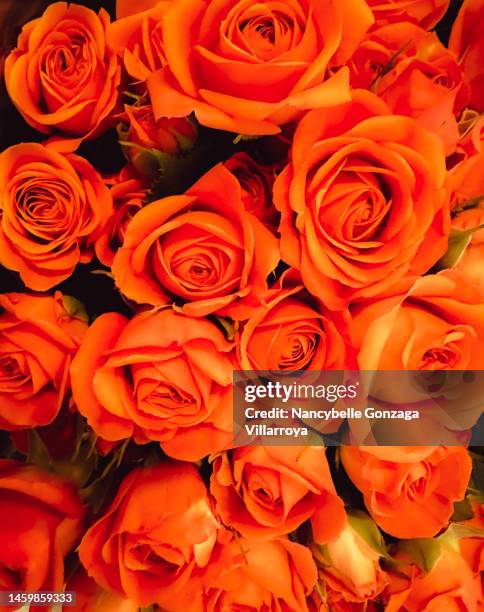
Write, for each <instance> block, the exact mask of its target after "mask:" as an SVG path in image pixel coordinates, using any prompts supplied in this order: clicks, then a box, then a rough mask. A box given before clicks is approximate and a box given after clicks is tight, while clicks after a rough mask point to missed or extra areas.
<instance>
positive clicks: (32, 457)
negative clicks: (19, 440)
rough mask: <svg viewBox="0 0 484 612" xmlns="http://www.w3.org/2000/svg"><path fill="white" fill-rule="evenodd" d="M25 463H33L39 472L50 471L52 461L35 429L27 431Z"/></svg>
mask: <svg viewBox="0 0 484 612" xmlns="http://www.w3.org/2000/svg"><path fill="white" fill-rule="evenodd" d="M27 463H33V464H34V465H36V466H37V467H39V468H40V469H41V470H45V471H47V472H48V471H50V470H51V467H52V460H51V458H50V455H49V451H48V450H47V447H46V445H45V444H44V441H43V440H42V438H41V437H40V435H39V434H38V432H37V431H36V430H35V429H29V431H28V453H27Z"/></svg>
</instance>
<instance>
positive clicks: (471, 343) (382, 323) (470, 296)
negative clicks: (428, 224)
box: [352, 270, 484, 370]
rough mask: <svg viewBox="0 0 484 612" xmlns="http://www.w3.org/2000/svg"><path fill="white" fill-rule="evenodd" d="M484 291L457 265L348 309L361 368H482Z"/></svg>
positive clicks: (483, 360) (483, 364) (483, 359)
mask: <svg viewBox="0 0 484 612" xmlns="http://www.w3.org/2000/svg"><path fill="white" fill-rule="evenodd" d="M481 311H482V292H481V291H480V290H479V287H478V286H472V285H469V284H468V283H467V282H466V278H465V276H464V275H462V274H461V273H460V272H459V271H458V270H457V271H456V270H453V271H446V272H444V273H440V274H436V275H429V276H424V277H422V278H420V279H418V280H417V281H416V282H415V283H414V284H413V286H412V287H411V288H410V289H409V290H408V291H395V292H394V293H393V294H390V295H389V296H388V297H382V298H380V299H376V300H374V301H372V302H368V303H365V304H362V305H361V306H357V307H355V308H353V309H352V316H353V323H352V330H353V342H354V345H355V348H356V349H357V350H358V351H359V352H358V361H359V364H360V368H361V369H363V370H379V369H382V370H449V369H454V370H467V369H470V370H473V369H475V370H481V369H483V367H484V356H483V354H482V350H481V345H482V341H483V339H484V320H483V318H482V313H481Z"/></svg>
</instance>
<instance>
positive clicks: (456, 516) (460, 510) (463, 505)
mask: <svg viewBox="0 0 484 612" xmlns="http://www.w3.org/2000/svg"><path fill="white" fill-rule="evenodd" d="M473 516H474V511H473V510H472V506H471V504H470V501H469V499H468V498H467V497H466V498H465V499H463V500H462V501H459V502H454V513H453V514H452V516H451V518H450V520H451V521H452V522H453V523H460V522H462V521H467V520H469V519H471V518H473Z"/></svg>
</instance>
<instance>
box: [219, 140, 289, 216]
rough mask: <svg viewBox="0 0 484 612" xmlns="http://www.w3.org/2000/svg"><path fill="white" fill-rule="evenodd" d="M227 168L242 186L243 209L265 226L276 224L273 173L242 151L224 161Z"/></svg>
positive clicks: (276, 214)
mask: <svg viewBox="0 0 484 612" xmlns="http://www.w3.org/2000/svg"><path fill="white" fill-rule="evenodd" d="M224 166H225V167H226V168H227V170H230V172H232V174H233V175H234V176H236V177H237V179H238V181H239V183H240V186H241V188H242V201H243V203H244V206H245V209H246V210H247V211H248V212H250V213H252V214H253V215H255V216H256V217H257V218H258V219H259V220H260V221H262V222H263V223H264V224H265V225H267V227H269V228H272V227H275V226H277V221H278V218H279V215H278V213H277V210H276V209H275V208H274V204H273V202H272V185H273V183H274V173H273V172H271V170H270V169H269V168H264V167H263V166H261V165H259V164H258V163H257V162H256V161H255V160H254V159H252V157H250V155H248V154H247V153H244V152H240V153H235V154H234V155H232V157H229V159H228V160H227V161H225V162H224Z"/></svg>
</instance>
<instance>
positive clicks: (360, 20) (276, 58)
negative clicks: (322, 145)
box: [147, 0, 373, 135]
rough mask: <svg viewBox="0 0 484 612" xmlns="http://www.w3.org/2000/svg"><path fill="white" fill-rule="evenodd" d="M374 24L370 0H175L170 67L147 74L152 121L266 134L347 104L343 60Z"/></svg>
mask: <svg viewBox="0 0 484 612" xmlns="http://www.w3.org/2000/svg"><path fill="white" fill-rule="evenodd" d="M372 22H373V15H372V13H371V11H370V10H369V8H368V6H367V4H366V2H365V1H364V0H339V1H338V2H332V1H331V0H301V1H296V2H292V1H291V0H281V1H280V2H265V3H261V2H256V0H248V1H245V0H195V1H193V0H174V1H173V2H171V4H170V6H169V8H168V10H167V11H166V12H165V14H164V15H163V21H162V34H163V48H164V53H165V58H166V63H167V65H166V66H165V67H164V68H162V69H161V70H158V71H156V72H154V73H152V74H151V75H150V76H149V77H148V81H147V83H148V90H149V93H150V97H151V100H152V102H153V108H154V110H155V116H156V117H183V116H186V115H189V114H190V113H192V112H194V113H195V116H196V117H197V119H198V121H199V122H200V123H201V124H202V125H206V126H209V127H213V128H218V129H223V130H228V131H231V132H239V133H242V134H252V135H263V134H274V133H277V132H278V131H279V127H278V126H279V125H281V124H283V123H287V122H288V121H290V120H292V119H294V118H296V117H297V116H298V115H300V114H301V112H303V111H305V110H307V109H310V108H316V107H320V106H330V105H332V104H338V103H340V102H345V101H347V100H349V87H348V72H347V69H346V68H343V69H341V70H339V71H338V72H337V73H336V74H334V75H330V72H329V68H331V67H333V66H335V65H341V64H344V63H345V62H346V61H347V60H348V59H349V57H350V56H351V54H352V53H353V51H354V50H355V49H356V48H357V46H358V44H359V42H360V41H361V39H362V37H363V35H364V33H365V32H366V30H367V29H368V28H369V27H370V25H371V24H372Z"/></svg>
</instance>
